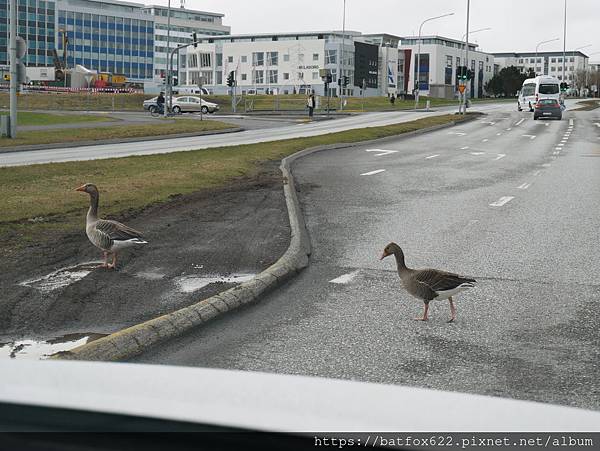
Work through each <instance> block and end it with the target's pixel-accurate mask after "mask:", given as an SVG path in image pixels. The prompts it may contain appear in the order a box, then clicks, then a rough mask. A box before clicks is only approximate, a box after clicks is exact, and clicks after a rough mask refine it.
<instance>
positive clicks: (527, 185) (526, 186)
mask: <svg viewBox="0 0 600 451" xmlns="http://www.w3.org/2000/svg"><path fill="white" fill-rule="evenodd" d="M530 186H531V183H523V184H522V185H520V186H517V189H527V188H529V187H530Z"/></svg>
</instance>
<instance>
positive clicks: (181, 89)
mask: <svg viewBox="0 0 600 451" xmlns="http://www.w3.org/2000/svg"><path fill="white" fill-rule="evenodd" d="M186 94H187V95H200V94H202V95H203V96H208V95H210V92H209V91H208V89H206V88H199V87H198V86H193V85H191V86H174V87H173V95H176V96H177V95H179V96H181V95H186Z"/></svg>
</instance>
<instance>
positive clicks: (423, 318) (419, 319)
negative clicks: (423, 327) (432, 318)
mask: <svg viewBox="0 0 600 451" xmlns="http://www.w3.org/2000/svg"><path fill="white" fill-rule="evenodd" d="M428 313H429V304H428V303H426V304H425V310H424V311H423V317H422V318H415V321H427V320H428V319H429V317H428Z"/></svg>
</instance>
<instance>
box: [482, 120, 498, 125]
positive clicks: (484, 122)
mask: <svg viewBox="0 0 600 451" xmlns="http://www.w3.org/2000/svg"><path fill="white" fill-rule="evenodd" d="M481 123H482V124H490V125H496V123H495V122H491V121H481Z"/></svg>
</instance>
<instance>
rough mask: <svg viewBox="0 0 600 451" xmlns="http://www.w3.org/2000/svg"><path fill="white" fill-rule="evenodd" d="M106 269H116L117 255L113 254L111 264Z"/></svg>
mask: <svg viewBox="0 0 600 451" xmlns="http://www.w3.org/2000/svg"><path fill="white" fill-rule="evenodd" d="M106 267H107V268H108V269H117V254H113V256H112V263H110V264H109V265H107V266H106Z"/></svg>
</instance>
